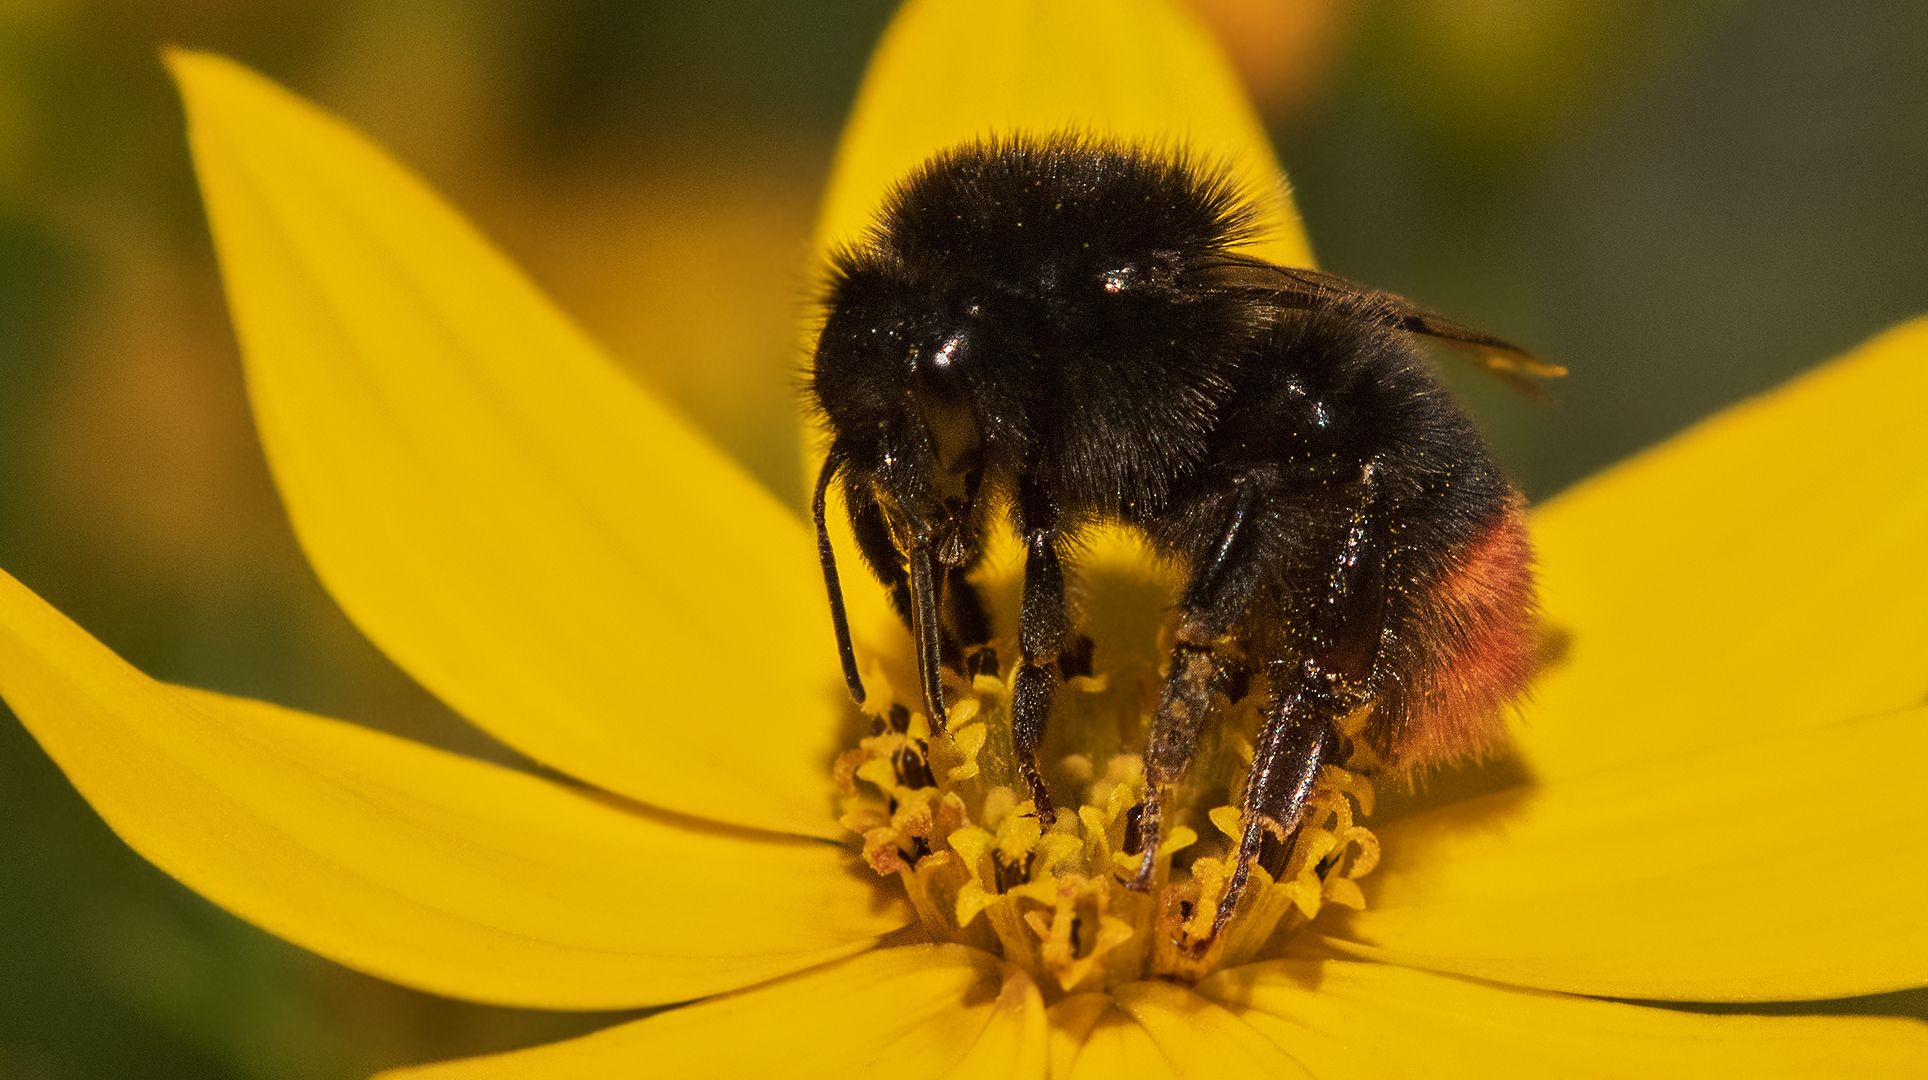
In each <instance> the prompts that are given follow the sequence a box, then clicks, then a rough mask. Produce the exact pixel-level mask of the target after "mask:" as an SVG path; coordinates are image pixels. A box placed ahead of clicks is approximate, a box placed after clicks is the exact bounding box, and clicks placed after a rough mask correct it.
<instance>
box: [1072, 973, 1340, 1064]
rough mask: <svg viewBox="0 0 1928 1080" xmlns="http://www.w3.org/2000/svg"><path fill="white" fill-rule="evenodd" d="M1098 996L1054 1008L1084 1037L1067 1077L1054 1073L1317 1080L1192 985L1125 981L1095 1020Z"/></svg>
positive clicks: (1073, 999)
mask: <svg viewBox="0 0 1928 1080" xmlns="http://www.w3.org/2000/svg"><path fill="white" fill-rule="evenodd" d="M1095 998H1096V995H1081V997H1080V998H1068V999H1066V1001H1065V1002H1063V1003H1061V1004H1060V1006H1059V1007H1058V1008H1057V1009H1054V1010H1053V1014H1054V1019H1059V1018H1060V1017H1059V1015H1058V1014H1059V1012H1060V1010H1064V1012H1065V1015H1063V1016H1062V1019H1063V1020H1064V1021H1065V1022H1066V1024H1067V1026H1069V1027H1072V1028H1073V1029H1074V1030H1075V1031H1076V1032H1078V1033H1081V1034H1082V1039H1081V1041H1080V1045H1079V1046H1078V1049H1077V1053H1076V1056H1075V1058H1074V1059H1073V1060H1072V1061H1071V1064H1070V1068H1069V1070H1068V1072H1063V1071H1062V1070H1061V1069H1056V1068H1054V1071H1053V1075H1060V1074H1061V1072H1062V1074H1063V1075H1068V1076H1071V1077H1073V1078H1075V1080H1086V1078H1092V1080H1105V1078H1115V1077H1120V1076H1141V1077H1165V1076H1171V1077H1199V1078H1211V1080H1218V1078H1220V1077H1226V1078H1232V1077H1251V1078H1252V1080H1268V1078H1269V1080H1291V1078H1292V1077H1307V1078H1309V1077H1311V1076H1312V1075H1313V1074H1311V1073H1309V1072H1307V1071H1306V1070H1305V1068H1304V1067H1303V1066H1301V1065H1300V1064H1299V1063H1298V1061H1296V1060H1294V1058H1293V1057H1292V1056H1291V1055H1290V1054H1287V1053H1286V1052H1285V1051H1283V1050H1281V1049H1279V1047H1278V1046H1277V1045H1275V1044H1274V1043H1272V1042H1271V1041H1269V1040H1267V1039H1266V1038H1265V1037H1264V1036H1263V1035H1261V1034H1260V1033H1259V1032H1257V1031H1255V1030H1253V1028H1252V1027H1251V1026H1250V1025H1249V1024H1247V1023H1245V1022H1244V1021H1243V1020H1242V1019H1240V1018H1239V1017H1238V1016H1236V1015H1234V1014H1232V1013H1230V1012H1228V1011H1226V1010H1225V1009H1222V1008H1220V1007H1219V1006H1218V1005H1216V1004H1214V1003H1212V1002H1211V1001H1208V1000H1206V999H1205V998H1202V997H1200V996H1199V995H1197V994H1195V993H1193V992H1192V991H1190V990H1188V989H1186V988H1185V987H1182V986H1175V985H1173V984H1171V983H1162V982H1138V983H1126V984H1125V985H1124V986H1121V987H1119V988H1118V990H1117V992H1116V994H1115V995H1114V998H1113V1002H1112V1005H1111V1007H1110V1008H1109V1009H1108V1010H1106V1011H1104V1012H1102V1013H1101V1014H1099V1015H1097V1017H1096V1019H1095V1022H1094V1020H1093V1018H1092V1016H1091V1015H1090V1014H1091V1013H1093V1012H1095V1011H1096V1010H1095V1008H1094V1006H1095V1004H1096V1002H1095V1001H1094V1000H1093V999H1095ZM1067 1007H1069V1008H1067ZM1087 1029H1088V1030H1087ZM1054 1064H1055V1063H1054Z"/></svg>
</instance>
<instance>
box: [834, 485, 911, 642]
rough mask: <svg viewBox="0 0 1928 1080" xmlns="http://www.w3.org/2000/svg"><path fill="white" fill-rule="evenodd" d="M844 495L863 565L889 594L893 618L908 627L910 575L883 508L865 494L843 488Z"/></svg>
mask: <svg viewBox="0 0 1928 1080" xmlns="http://www.w3.org/2000/svg"><path fill="white" fill-rule="evenodd" d="M844 498H845V501H846V502H848V503H849V504H850V531H851V533H852V534H854V535H855V536H856V539H857V551H858V553H859V554H861V555H862V556H863V557H864V565H865V566H868V567H870V572H871V573H873V574H875V575H876V576H877V580H878V581H881V582H883V584H884V589H885V591H887V592H889V593H890V606H891V607H892V608H894V609H895V610H896V612H897V617H898V618H900V619H902V620H904V625H905V626H906V627H908V626H910V624H911V618H912V616H911V601H910V574H909V572H908V571H906V570H905V569H904V553H903V552H901V551H898V550H897V542H896V541H895V540H892V539H891V536H890V525H889V524H888V523H886V522H885V521H884V510H883V507H881V506H878V505H877V500H876V499H873V498H870V497H869V496H868V493H863V494H859V493H857V492H850V491H846V492H845V493H844Z"/></svg>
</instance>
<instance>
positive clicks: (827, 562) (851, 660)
mask: <svg viewBox="0 0 1928 1080" xmlns="http://www.w3.org/2000/svg"><path fill="white" fill-rule="evenodd" d="M843 463H844V455H843V454H841V453H839V452H838V451H837V449H836V448H835V447H832V448H831V450H830V453H829V454H828V455H826V456H825V457H824V459H823V471H822V472H820V473H818V474H817V494H816V497H815V498H814V499H812V500H811V502H810V508H811V510H812V511H813V512H814V513H815V514H816V516H817V561H818V562H819V563H821V564H823V587H824V589H825V590H826V591H828V592H829V593H830V621H831V623H832V624H834V625H835V626H836V628H837V655H838V656H840V657H841V658H842V659H843V677H844V684H845V685H847V686H849V687H850V697H851V700H853V701H855V702H856V703H857V704H859V705H862V704H863V703H864V680H863V677H862V676H860V675H858V674H857V651H856V650H855V649H853V648H852V647H851V645H850V616H849V615H847V614H845V612H844V602H843V583H842V582H841V581H839V580H838V579H837V551H836V549H835V548H833V547H831V546H830V529H829V527H828V526H827V525H825V523H824V502H825V499H826V497H827V495H828V493H829V491H830V480H831V478H832V477H834V476H836V475H837V470H838V468H840V467H841V466H842V465H843Z"/></svg>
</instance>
